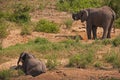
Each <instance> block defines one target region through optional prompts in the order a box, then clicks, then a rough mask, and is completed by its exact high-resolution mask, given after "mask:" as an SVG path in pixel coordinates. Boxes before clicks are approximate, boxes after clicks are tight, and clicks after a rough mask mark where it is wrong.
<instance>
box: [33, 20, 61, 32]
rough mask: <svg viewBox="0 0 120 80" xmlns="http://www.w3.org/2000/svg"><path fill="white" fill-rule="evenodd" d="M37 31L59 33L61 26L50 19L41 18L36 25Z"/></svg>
mask: <svg viewBox="0 0 120 80" xmlns="http://www.w3.org/2000/svg"><path fill="white" fill-rule="evenodd" d="M35 31H38V32H47V33H57V32H58V31H59V28H58V26H57V24H55V23H53V22H50V21H48V20H45V19H42V20H40V21H39V22H38V23H37V25H36V27H35Z"/></svg>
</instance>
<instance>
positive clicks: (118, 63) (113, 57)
mask: <svg viewBox="0 0 120 80" xmlns="http://www.w3.org/2000/svg"><path fill="white" fill-rule="evenodd" d="M105 60H106V61H107V62H108V63H111V64H112V65H113V67H114V68H120V54H119V53H116V52H114V51H111V52H110V53H108V54H107V55H105Z"/></svg>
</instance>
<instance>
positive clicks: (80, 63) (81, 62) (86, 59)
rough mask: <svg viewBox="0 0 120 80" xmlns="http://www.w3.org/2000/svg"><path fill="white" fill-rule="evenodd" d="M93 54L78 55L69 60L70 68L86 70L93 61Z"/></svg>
mask: <svg viewBox="0 0 120 80" xmlns="http://www.w3.org/2000/svg"><path fill="white" fill-rule="evenodd" d="M93 56H94V55H93V53H88V54H85V53H84V54H76V55H74V56H72V57H70V59H69V66H73V67H74V66H75V67H80V68H86V67H87V66H88V64H89V63H91V62H92V61H93Z"/></svg>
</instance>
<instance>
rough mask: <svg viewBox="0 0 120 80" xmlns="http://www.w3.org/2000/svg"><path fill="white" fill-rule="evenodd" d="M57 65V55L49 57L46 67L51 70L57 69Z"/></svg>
mask: <svg viewBox="0 0 120 80" xmlns="http://www.w3.org/2000/svg"><path fill="white" fill-rule="evenodd" d="M57 65H58V62H57V56H56V55H55V54H53V55H49V56H47V63H46V66H47V68H48V69H49V70H53V69H56V66H57Z"/></svg>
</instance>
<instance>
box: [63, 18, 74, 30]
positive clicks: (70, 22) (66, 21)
mask: <svg viewBox="0 0 120 80" xmlns="http://www.w3.org/2000/svg"><path fill="white" fill-rule="evenodd" d="M72 23H73V20H71V19H66V20H65V21H64V24H65V25H66V28H67V29H70V28H71V26H72Z"/></svg>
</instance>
